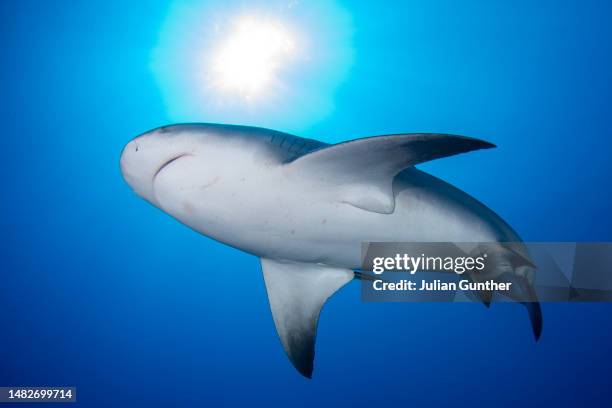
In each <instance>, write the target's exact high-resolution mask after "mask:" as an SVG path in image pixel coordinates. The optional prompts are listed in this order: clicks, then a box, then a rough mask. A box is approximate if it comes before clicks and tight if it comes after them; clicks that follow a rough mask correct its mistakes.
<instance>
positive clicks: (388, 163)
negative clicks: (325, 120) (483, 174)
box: [289, 133, 495, 214]
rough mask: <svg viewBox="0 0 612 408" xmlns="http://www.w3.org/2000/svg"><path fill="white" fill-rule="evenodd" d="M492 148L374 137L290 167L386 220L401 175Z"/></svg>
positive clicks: (451, 139)
mask: <svg viewBox="0 0 612 408" xmlns="http://www.w3.org/2000/svg"><path fill="white" fill-rule="evenodd" d="M491 147H495V145H493V144H491V143H488V142H485V141H483V140H479V139H473V138H469V137H465V136H454V135H445V134H436V133H414V134H398V135H385V136H374V137H368V138H364V139H357V140H352V141H348V142H343V143H338V144H335V145H332V146H329V147H323V148H320V149H318V150H314V151H312V152H310V153H307V154H305V155H303V156H300V157H298V158H296V159H295V160H293V161H292V162H290V163H289V166H290V167H291V170H293V172H294V173H299V174H308V177H311V178H312V179H316V180H319V181H321V182H323V184H327V185H328V186H330V187H332V189H333V190H334V191H335V193H337V194H338V196H337V198H338V200H339V201H342V202H346V203H349V204H352V205H354V206H355V207H359V208H362V209H364V210H368V211H373V212H378V213H383V214H390V213H392V212H393V210H394V209H395V199H394V197H393V190H392V183H393V178H394V177H395V176H396V175H397V174H398V173H399V172H400V171H402V170H403V169H405V168H408V167H411V166H414V165H416V164H419V163H423V162H426V161H429V160H434V159H438V158H442V157H447V156H452V155H455V154H459V153H465V152H469V151H472V150H478V149H486V148H491Z"/></svg>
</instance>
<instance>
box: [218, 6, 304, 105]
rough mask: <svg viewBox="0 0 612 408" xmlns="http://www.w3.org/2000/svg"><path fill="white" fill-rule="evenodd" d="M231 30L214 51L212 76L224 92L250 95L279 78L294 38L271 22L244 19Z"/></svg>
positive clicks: (290, 53)
mask: <svg viewBox="0 0 612 408" xmlns="http://www.w3.org/2000/svg"><path fill="white" fill-rule="evenodd" d="M232 29H233V31H231V32H230V33H229V35H228V36H227V38H225V39H222V40H221V44H220V45H219V47H218V49H217V50H216V52H215V53H214V54H213V58H212V66H211V67H210V73H211V79H212V82H213V85H214V86H215V87H217V88H219V89H220V90H222V91H224V92H232V93H236V94H239V95H240V96H242V97H245V98H253V97H255V96H258V95H260V94H261V93H262V91H263V90H265V89H266V88H267V87H268V86H270V85H271V83H273V82H274V81H275V80H277V79H278V78H277V76H278V73H279V71H280V70H281V69H282V68H283V66H284V64H286V63H287V62H288V61H289V60H290V57H291V56H292V55H293V53H294V48H295V44H294V40H293V38H292V36H291V35H290V33H289V32H288V31H287V29H286V28H285V27H284V26H282V25H281V24H279V23H277V22H274V21H268V20H258V19H254V18H245V19H241V20H239V21H237V23H236V24H235V25H234V26H233V27H232Z"/></svg>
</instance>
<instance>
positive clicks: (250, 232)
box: [121, 124, 542, 378]
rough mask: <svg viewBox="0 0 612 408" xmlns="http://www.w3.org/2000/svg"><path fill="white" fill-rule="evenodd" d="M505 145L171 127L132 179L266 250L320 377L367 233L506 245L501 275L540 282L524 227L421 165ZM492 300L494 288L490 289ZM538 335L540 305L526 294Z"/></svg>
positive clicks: (153, 142) (287, 340) (173, 207)
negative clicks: (320, 331) (327, 335)
mask: <svg viewBox="0 0 612 408" xmlns="http://www.w3.org/2000/svg"><path fill="white" fill-rule="evenodd" d="M490 147H494V146H493V145H491V144H490V143H487V142H484V141H481V140H478V139H472V138H467V137H463V136H453V135H443V134H399V135H385V136H376V137H370V138H364V139H357V140H353V141H349V142H344V143H339V144H336V145H328V144H326V143H323V142H319V141H316V140H311V139H304V138H300V137H297V136H293V135H289V134H286V133H282V132H277V131H273V130H269V129H263V128H255V127H246V126H234V125H218V124H183V125H171V126H164V127H161V128H157V129H154V130H152V131H149V132H147V133H144V134H142V135H140V136H138V137H136V138H135V139H133V140H132V141H131V142H129V143H128V144H127V145H126V146H125V148H124V150H123V153H122V156H121V170H122V173H123V176H124V178H125V180H126V182H127V183H128V184H129V185H130V186H131V187H132V189H133V190H134V191H135V192H136V193H137V194H138V195H139V196H141V197H142V198H144V199H145V200H147V201H149V202H150V203H151V204H153V205H154V206H156V207H158V208H160V209H161V210H163V211H164V212H166V213H168V214H170V215H171V216H173V217H175V218H176V219H177V220H179V221H180V222H182V223H183V224H185V225H187V226H189V227H191V228H193V229H194V230H196V231H198V232H199V233H201V234H203V235H206V236H208V237H211V238H213V239H215V240H218V241H220V242H223V243H225V244H227V245H230V246H233V247H235V248H238V249H240V250H243V251H246V252H248V253H251V254H253V255H255V256H258V257H260V258H261V264H262V270H263V275H264V280H265V283H266V289H267V292H268V298H269V301H270V307H271V310H272V315H273V318H274V322H275V326H276V329H277V332H278V335H279V337H280V340H281V343H282V344H283V347H284V349H285V351H286V353H287V355H288V357H289V359H290V360H291V362H292V363H293V365H294V366H295V367H296V368H297V370H298V371H299V372H300V373H301V374H303V375H304V376H306V377H309V378H310V377H311V375H312V370H313V360H314V343H315V337H316V328H317V322H318V317H319V313H320V310H321V308H322V306H323V304H324V303H325V301H326V300H327V299H328V298H329V297H330V296H331V295H332V294H333V293H334V292H335V291H337V290H338V289H339V288H341V287H342V286H343V285H345V284H346V283H348V282H349V281H351V280H352V279H353V278H354V277H355V273H354V271H355V270H358V269H360V268H361V244H362V243H363V242H499V243H512V246H511V247H509V248H508V247H507V246H505V247H503V248H501V247H500V255H499V256H500V257H501V258H503V259H504V260H505V261H507V262H505V263H506V264H507V266H506V268H505V270H502V271H500V272H499V273H498V274H497V275H498V276H497V277H498V278H499V275H502V274H503V276H505V278H504V279H505V280H515V279H519V280H520V283H521V285H515V286H516V287H517V288H520V287H522V288H524V290H527V291H529V290H530V288H531V285H532V283H533V265H531V263H530V261H529V255H528V253H527V251H526V249H525V247H524V246H523V245H522V242H521V239H520V238H519V236H518V235H517V234H516V233H515V232H514V231H513V229H512V228H511V227H510V226H509V225H508V224H507V223H506V222H504V221H503V220H502V219H501V218H500V217H499V216H498V215H496V214H495V213H494V212H493V211H492V210H490V209H489V208H487V207H486V206H485V205H484V204H482V203H480V202H479V201H477V200H476V199H474V198H472V197H471V196H469V195H468V194H466V193H464V192H463V191H461V190H459V189H457V188H455V187H453V186H451V185H450V184H448V183H446V182H444V181H442V180H440V179H438V178H436V177H434V176H431V175H429V174H427V173H425V172H422V171H420V170H418V169H416V168H415V167H414V166H415V165H416V164H418V163H422V162H425V161H428V160H433V159H437V158H441V157H446V156H450V155H454V154H458V153H464V152H468V151H472V150H478V149H483V148H490ZM480 296H481V300H482V301H483V302H485V304H488V302H490V300H491V296H492V294H491V293H481V294H480ZM523 304H524V305H525V306H526V307H527V310H528V312H529V316H530V318H531V321H532V327H533V330H534V333H535V335H536V338H538V337H539V334H540V331H541V326H542V319H541V312H540V308H539V304H538V303H535V302H524V303H523Z"/></svg>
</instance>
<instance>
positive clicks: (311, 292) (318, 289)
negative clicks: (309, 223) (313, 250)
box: [261, 258, 354, 378]
mask: <svg viewBox="0 0 612 408" xmlns="http://www.w3.org/2000/svg"><path fill="white" fill-rule="evenodd" d="M261 266H262V270H263V275H264V281H265V283H266V290H267V291H268V300H269V302H270V309H271V310H272V317H273V318H274V324H275V326H276V331H277V333H278V336H279V338H280V341H281V343H282V345H283V348H284V349H285V352H286V353H287V356H288V357H289V360H291V362H292V363H293V365H294V366H295V368H296V369H297V370H298V371H299V372H300V373H301V374H302V375H304V376H305V377H308V378H311V377H312V369H313V361H314V353H315V338H316V335H317V323H318V320H319V314H320V312H321V308H322V307H323V304H324V303H325V301H326V300H327V299H328V298H329V297H330V296H331V295H333V294H334V292H336V291H337V290H338V289H340V288H341V287H342V286H344V285H345V284H346V283H348V282H350V281H351V279H353V276H354V274H353V271H352V270H350V269H342V268H334V267H330V266H326V265H320V264H308V263H296V262H285V261H277V260H271V259H265V258H262V259H261Z"/></svg>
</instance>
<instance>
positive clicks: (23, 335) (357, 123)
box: [0, 0, 612, 407]
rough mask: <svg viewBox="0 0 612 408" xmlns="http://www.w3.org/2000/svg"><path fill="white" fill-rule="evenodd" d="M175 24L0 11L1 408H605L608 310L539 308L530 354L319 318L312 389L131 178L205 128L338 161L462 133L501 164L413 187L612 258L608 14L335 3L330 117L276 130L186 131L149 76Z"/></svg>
mask: <svg viewBox="0 0 612 408" xmlns="http://www.w3.org/2000/svg"><path fill="white" fill-rule="evenodd" d="M202 3H206V2H202ZM398 3H399V2H398ZM225 4H226V5H227V4H230V5H231V2H226V3H225ZM213 6H214V4H213ZM298 6H299V5H298ZM173 7H175V5H174V3H173V2H169V1H150V2H146V3H145V2H142V3H137V2H124V1H115V0H105V1H97V0H91V1H87V2H69V1H59V0H58V1H55V2H43V1H39V2H35V1H27V0H26V1H5V2H2V3H1V4H0V20H1V25H0V32H1V34H2V35H1V39H2V40H1V41H2V42H1V44H2V53H1V54H0V60H1V63H0V72H1V84H2V86H1V95H2V100H1V109H0V112H1V113H0V115H1V117H2V126H1V139H0V140H1V141H2V149H0V152H1V153H0V155H1V160H0V169H1V174H2V179H1V184H0V191H1V193H2V200H0V210H1V211H0V214H1V216H0V226H1V229H0V231H1V232H2V235H1V238H0V239H1V241H2V242H1V245H0V386H8V385H32V386H34V385H66V386H69V385H70V386H76V387H77V389H78V391H77V395H78V403H77V405H80V406H86V407H97V406H100V407H109V406H117V407H119V406H126V407H140V406H142V407H154V406H164V407H167V406H259V405H261V406H291V407H299V406H317V407H319V406H352V407H361V406H363V407H365V406H414V407H416V406H449V405H452V406H474V405H480V406H484V405H485V404H487V405H488V406H517V405H536V404H537V405H546V406H549V405H550V406H577V405H579V406H589V405H594V406H606V405H609V404H610V402H609V401H610V399H611V398H612V391H611V390H612V376H611V375H610V367H611V362H612V348H611V347H610V344H612V307H611V306H610V305H609V304H579V305H575V304H544V305H543V313H544V330H543V334H542V338H541V340H540V341H539V342H538V343H537V344H536V343H535V342H534V341H533V335H532V333H531V331H530V328H529V322H528V319H527V316H526V314H525V311H524V309H523V308H522V307H520V306H518V305H513V304H495V305H493V306H492V307H491V309H489V310H487V309H485V308H484V307H482V306H481V305H478V304H456V303H455V304H409V303H401V304H400V303H389V304H374V303H362V302H361V301H360V299H359V284H358V283H356V282H354V283H351V284H350V285H348V286H347V287H346V288H344V289H342V290H341V291H340V292H339V293H338V294H337V295H335V296H334V297H333V298H332V299H331V300H330V301H329V302H328V303H327V305H326V307H325V309H324V311H323V313H322V316H321V320H320V324H319V332H318V338H317V358H316V361H315V373H314V378H313V379H312V380H306V379H304V378H302V377H301V376H300V375H299V374H298V373H297V372H296V371H295V370H294V368H293V367H292V366H291V364H290V363H289V362H288V360H287V359H286V357H285V355H284V352H283V350H282V348H281V346H280V343H279V341H278V339H277V336H276V333H275V330H274V325H273V322H272V319H271V316H270V313H269V309H268V304H267V297H266V293H265V288H264V284H263V280H262V278H261V272H260V267H259V262H258V260H257V259H256V258H254V257H253V256H250V255H247V254H244V253H241V252H239V251H237V250H235V249H231V248H229V247H226V246H223V245H221V244H219V243H216V242H214V241H212V240H210V239H208V238H205V237H203V236H200V235H198V234H197V233H195V232H193V231H191V230H190V229H188V228H186V227H184V226H182V225H180V224H179V223H178V222H176V221H175V220H173V219H172V218H170V217H169V216H167V215H165V214H163V213H162V212H161V211H159V210H157V209H155V208H153V207H152V206H150V205H149V204H147V203H146V202H144V201H143V200H141V199H139V198H138V197H136V196H135V195H134V194H133V193H132V192H131V191H130V189H129V188H128V186H127V185H126V184H125V183H124V182H123V180H122V178H121V174H120V171H119V165H118V159H119V155H120V152H121V149H122V147H123V146H124V144H125V143H127V141H128V140H130V139H131V138H132V137H133V136H135V135H137V134H139V133H141V132H143V131H146V130H148V129H150V128H153V127H156V126H159V125H162V124H165V123H172V122H174V121H177V120H178V119H181V118H182V117H187V118H189V119H192V118H193V119H192V120H196V118H195V116H198V115H201V118H199V119H197V120H201V121H211V122H217V121H227V120H228V119H231V120H232V121H233V122H234V123H238V124H245V123H248V124H259V125H264V126H269V127H274V128H276V129H278V130H284V131H288V132H292V133H295V134H298V135H300V136H305V137H311V138H317V139H320V140H324V141H326V142H339V141H342V140H348V139H352V138H356V137H361V136H368V135H375V134H386V133H397V132H448V133H456V134H465V135H469V136H474V137H478V138H483V139H486V140H489V141H491V142H493V143H495V144H497V145H498V148H497V149H494V150H488V151H482V152H475V153H471V154H467V155H461V156H457V157H452V158H447V159H443V160H438V161H435V162H431V163H427V164H425V165H423V166H421V168H422V169H425V170H427V171H429V172H431V173H433V174H435V175H436V176H438V177H441V178H443V179H445V180H447V181H449V182H451V183H453V184H455V185H456V186H458V187H460V188H462V189H464V190H465V191H467V192H469V193H470V194H472V195H474V196H475V197H477V198H478V199H480V200H481V201H483V202H485V203H486V204H487V205H489V206H490V207H491V208H493V209H494V210H495V211H496V212H498V213H499V214H500V215H501V216H502V217H504V218H505V219H506V220H507V221H508V222H509V223H510V224H511V225H512V226H513V227H514V228H515V229H516V230H517V231H518V232H519V233H520V235H521V236H522V237H523V238H524V239H525V240H530V241H546V240H550V241H610V240H612V218H611V217H610V209H611V199H612V191H611V189H610V180H609V178H610V174H611V170H612V165H611V164H610V163H611V162H610V154H611V151H612V139H611V136H612V134H611V131H610V129H611V127H610V118H611V117H612V111H611V107H610V95H612V26H610V24H609V20H610V17H611V16H612V5H610V4H609V3H608V2H605V1H590V0H587V1H584V0H582V1H564V2H555V1H546V0H545V1H536V2H534V1H526V0H517V1H512V2H491V1H484V0H483V1H479V0H473V1H466V2H455V1H446V0H434V1H406V2H402V4H392V3H390V2H379V3H377V2H372V1H351V2H349V1H345V2H340V3H335V4H333V6H329V5H325V4H324V3H323V2H321V4H320V5H319V6H317V7H318V8H316V7H315V8H313V9H311V10H312V13H315V12H316V11H317V10H319V12H325V10H326V7H331V8H330V9H329V10H330V13H335V14H334V15H336V14H337V15H339V16H340V17H338V18H339V20H338V21H340V22H341V23H342V24H343V25H342V28H340V27H339V28H338V30H342V33H343V34H342V35H345V36H346V38H344V37H343V38H341V39H339V40H337V43H333V41H332V43H333V44H334V47H338V49H335V50H334V49H331V50H327V53H325V52H321V54H320V55H321V56H322V57H321V58H323V61H330V63H331V62H333V64H339V65H338V66H339V69H338V70H334V69H330V67H329V66H327V67H326V64H325V62H321V61H319V64H320V66H319V69H320V70H321V71H320V72H323V74H320V75H319V76H317V74H316V72H315V74H313V75H312V76H311V77H309V78H310V79H309V80H310V81H311V82H308V87H309V88H311V89H314V90H315V91H316V92H315V91H313V94H317V95H319V94H320V95H323V94H325V99H324V100H323V99H321V100H319V99H317V98H314V99H311V100H310V101H311V102H312V103H313V104H322V105H316V106H315V107H316V109H315V108H312V109H311V108H308V109H305V108H304V107H303V106H302V105H301V102H303V101H302V100H300V99H299V98H298V99H291V97H290V96H291V95H289V96H286V95H285V96H284V97H287V99H286V100H285V99H283V100H282V101H283V103H278V104H277V105H275V106H276V107H277V108H278V109H283V111H282V112H283V114H279V112H276V111H274V109H272V110H270V109H268V110H266V111H265V112H264V113H262V114H261V115H260V116H258V114H256V113H253V112H245V113H244V114H243V116H244V117H242V116H241V112H240V110H239V109H238V110H233V111H231V115H229V114H226V113H227V112H225V111H224V110H223V108H219V107H218V106H217V108H216V109H218V110H216V111H214V112H211V111H207V110H205V109H202V110H201V111H200V110H198V108H197V107H194V106H193V105H190V106H189V107H188V108H189V109H187V108H185V109H183V110H181V109H182V108H181V107H180V105H181V104H182V103H187V102H185V101H183V100H182V96H181V92H180V89H179V88H176V89H174V88H172V87H173V86H179V85H176V84H174V83H172V81H171V80H168V78H169V77H170V78H172V74H171V73H170V74H168V71H164V72H163V74H160V70H159V66H158V65H155V63H154V62H152V61H153V59H154V57H152V55H155V52H156V51H155V50H160V47H161V45H160V44H165V43H164V41H166V40H165V39H167V37H164V36H165V35H167V30H168V24H171V23H172V24H179V25H180V21H179V22H177V21H174V22H170V23H168V16H169V15H173V14H172V13H173V10H175V9H173ZM228 7H229V6H228ZM236 7H239V8H240V9H241V10H243V9H247V8H248V7H249V3H247V2H244V3H240V4H239V5H237V6H236ZM296 7H297V6H296ZM258 8H259V9H261V8H265V4H264V3H263V2H260V3H259V4H258ZM321 10H323V11H321ZM179 14H180V13H179ZM297 14H298V15H299V12H298V13H297ZM196 21H197V19H196ZM300 21H305V22H306V23H305V24H314V23H313V22H317V21H323V20H322V19H319V18H317V16H316V13H315V14H313V15H310V16H309V17H308V18H304V19H303V20H300ZM334 21H335V20H330V21H327V22H326V24H327V26H326V27H327V28H326V30H328V31H324V33H325V35H327V36H329V37H330V39H331V38H332V37H333V35H334V30H333V29H330V28H329V27H333V23H334ZM209 23H210V22H209V21H207V20H206V19H203V20H202V21H201V24H202V25H206V24H209ZM311 29H312V30H313V31H316V27H314V28H313V27H311ZM165 30H166V31H165ZM188 31H189V30H188ZM164 33H166V34H164ZM168 35H169V34H168ZM330 41H331V40H330ZM164 47H165V45H164ZM342 47H344V48H342ZM185 48H187V49H188V48H189V44H186V45H185ZM164 50H166V48H163V47H162V51H160V52H161V54H157V55H158V58H162V62H163V61H169V60H172V55H170V54H167V53H165V52H166V51H164ZM336 51H337V52H336ZM339 53H342V54H341V55H343V56H344V57H343V58H342V59H340V60H338V61H336V60H334V58H333V57H332V56H333V55H340V54H339ZM160 55H161V57H160ZM326 56H327V57H326ZM179 57H180V56H179V55H177V58H179ZM325 58H329V60H325ZM158 62H159V61H158ZM340 64H343V65H342V66H341V67H340ZM166 68H167V67H166ZM170 68H172V66H170ZM176 75H177V76H178V75H180V72H177V74H176ZM331 77H333V81H328V80H327V78H331ZM293 80H295V81H296V83H297V82H299V80H300V77H299V76H298V77H296V78H293ZM317 84H319V85H317ZM296 86H298V85H296ZM300 86H303V83H300ZM317 86H319V88H317ZM312 87H314V88H312ZM171 88H172V89H171ZM173 89H174V92H172V90H173ZM192 96H193V95H192ZM192 96H188V95H186V96H185V98H187V99H188V97H189V98H191V97H192ZM298 96H299V95H298ZM296 101H298V102H300V103H298V102H296ZM306 105H307V104H304V106H306ZM177 106H178V108H177ZM313 106H314V105H313ZM320 106H324V109H323V108H321V109H319V107H320ZM232 109H233V108H232ZM302 113H303V115H302Z"/></svg>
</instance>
